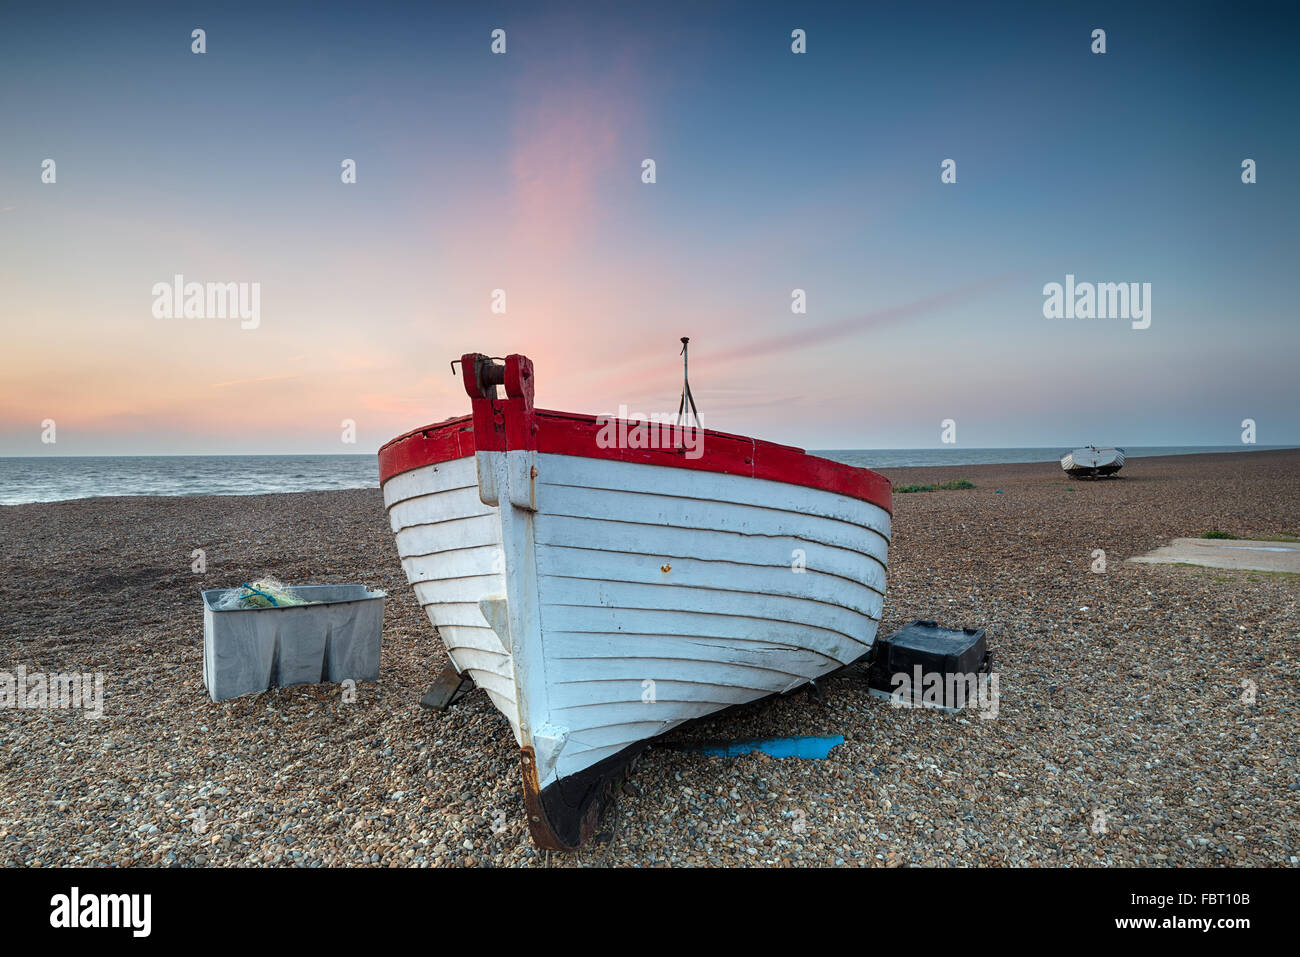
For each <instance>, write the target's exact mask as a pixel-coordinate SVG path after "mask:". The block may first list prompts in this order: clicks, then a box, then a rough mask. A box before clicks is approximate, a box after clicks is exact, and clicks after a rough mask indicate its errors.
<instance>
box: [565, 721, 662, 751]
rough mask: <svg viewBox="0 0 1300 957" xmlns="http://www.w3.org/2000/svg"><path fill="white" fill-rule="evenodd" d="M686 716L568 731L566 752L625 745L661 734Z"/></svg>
mask: <svg viewBox="0 0 1300 957" xmlns="http://www.w3.org/2000/svg"><path fill="white" fill-rule="evenodd" d="M685 720H687V719H686V718H680V717H672V718H668V717H665V718H660V719H655V718H646V719H643V720H641V721H637V722H635V723H629V724H615V725H609V726H607V727H595V728H583V729H582V730H581V731H570V732H569V743H568V745H567V746H566V747H565V751H566V752H570V753H571V752H573V751H577V750H579V749H581V750H582V751H592V750H596V749H601V748H608V747H610V746H611V745H618V746H622V747H626V746H627V745H629V744H632V743H634V742H636V741H642V740H644V739H646V738H650V737H654V736H655V735H657V734H662V733H663V732H664V731H665V730H667V729H668V728H671V727H673V726H675V725H678V724H681V723H682V722H683V721H685Z"/></svg>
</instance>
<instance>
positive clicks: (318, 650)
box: [203, 585, 388, 701]
mask: <svg viewBox="0 0 1300 957" xmlns="http://www.w3.org/2000/svg"><path fill="white" fill-rule="evenodd" d="M288 590H289V592H290V593H292V594H293V595H296V596H297V597H299V598H302V599H304V600H306V601H315V602H320V604H316V605H291V606H288V607H285V608H234V609H229V610H219V609H217V608H215V607H214V606H215V605H216V604H217V603H218V602H220V601H221V599H222V598H224V597H225V596H226V595H228V594H230V593H232V592H241V591H243V589H242V588H212V589H208V590H207V591H205V592H203V685H204V687H206V688H207V689H208V694H209V695H210V696H211V697H212V700H213V701H224V700H225V699H226V698H234V697H237V696H239V695H242V694H251V693H253V692H256V691H265V690H266V689H267V688H271V687H275V686H288V685H301V684H314V683H316V682H320V681H346V680H347V679H349V678H350V679H352V680H353V681H375V680H377V679H378V678H379V644H380V635H381V632H382V631H383V625H384V599H385V598H387V597H388V595H387V593H386V592H382V591H371V590H370V589H368V588H367V587H366V586H365V585H297V586H293V587H291V588H289V589H288Z"/></svg>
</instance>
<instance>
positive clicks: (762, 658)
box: [546, 631, 865, 674]
mask: <svg viewBox="0 0 1300 957" xmlns="http://www.w3.org/2000/svg"><path fill="white" fill-rule="evenodd" d="M863 647H864V648H865V646H863ZM546 657H547V660H548V661H564V660H566V659H571V660H575V661H584V660H588V659H594V658H613V659H617V660H622V661H627V662H628V663H629V665H628V666H629V667H633V664H632V663H633V662H636V661H638V660H640V659H643V658H685V659H687V660H691V661H710V660H714V659H717V660H725V661H739V662H743V663H745V664H752V665H754V666H756V667H759V668H767V669H770V670H780V671H786V670H788V671H791V672H793V673H795V674H807V673H808V669H810V668H818V667H821V666H822V665H824V664H826V663H827V662H830V663H831V664H832V665H834V666H836V667H838V666H839V665H840V664H841V662H840V661H839V660H837V659H835V658H833V657H831V656H830V655H824V654H822V653H821V652H819V651H814V650H812V649H810V648H803V647H792V646H791V645H784V644H773V643H771V642H767V641H736V640H724V639H719V638H704V637H701V636H698V635H674V636H671V637H668V636H664V635H629V634H626V633H619V634H604V635H599V634H591V633H590V632H574V631H550V632H547V634H546Z"/></svg>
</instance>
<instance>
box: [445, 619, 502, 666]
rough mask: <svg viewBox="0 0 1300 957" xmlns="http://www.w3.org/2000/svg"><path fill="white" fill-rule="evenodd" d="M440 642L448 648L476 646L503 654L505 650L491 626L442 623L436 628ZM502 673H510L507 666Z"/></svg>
mask: <svg viewBox="0 0 1300 957" xmlns="http://www.w3.org/2000/svg"><path fill="white" fill-rule="evenodd" d="M438 634H439V635H441V636H442V643H443V644H444V645H446V646H447V647H448V648H478V649H480V650H482V651H491V652H493V653H494V654H498V655H505V654H508V653H509V652H508V651H507V650H506V647H505V645H504V644H502V642H501V639H500V638H498V637H497V633H496V632H495V631H493V630H492V629H491V628H471V627H468V626H466V625H442V626H440V627H439V628H438ZM502 673H503V674H510V668H509V667H507V668H506V670H505V671H504V672H502Z"/></svg>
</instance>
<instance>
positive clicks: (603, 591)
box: [417, 575, 880, 641]
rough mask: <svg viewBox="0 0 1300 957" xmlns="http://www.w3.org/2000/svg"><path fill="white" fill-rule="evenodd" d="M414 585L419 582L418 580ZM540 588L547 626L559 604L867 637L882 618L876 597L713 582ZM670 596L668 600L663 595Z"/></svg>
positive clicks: (554, 624) (550, 579)
mask: <svg viewBox="0 0 1300 957" xmlns="http://www.w3.org/2000/svg"><path fill="white" fill-rule="evenodd" d="M417 587H418V586H417ZM538 591H539V593H540V594H541V598H542V603H543V609H542V624H543V626H544V627H546V628H560V629H566V630H567V629H568V628H569V627H570V626H569V625H567V624H566V623H565V621H564V618H563V617H562V616H563V614H564V612H563V611H560V610H559V609H558V606H561V605H586V606H593V607H594V606H601V605H612V606H615V607H619V608H646V609H652V608H653V609H660V610H665V611H672V610H680V611H698V612H705V613H712V614H722V615H748V616H752V617H755V618H771V619H775V620H777V621H788V622H791V623H793V624H801V623H808V624H813V625H819V626H821V627H824V628H829V629H831V630H832V631H838V632H839V633H840V634H842V635H845V636H847V637H849V638H857V639H858V640H860V641H861V640H866V641H870V640H871V636H872V635H874V634H875V626H876V622H877V621H878V620H879V619H880V601H879V600H877V601H876V602H875V603H874V606H873V607H871V608H870V609H869V610H868V611H867V612H859V611H854V610H852V609H849V608H844V607H841V606H839V605H833V604H828V603H826V602H821V601H815V600H812V599H807V598H787V597H785V596H784V595H765V594H759V593H755V592H740V591H724V590H721V589H717V588H674V589H673V590H672V593H671V596H669V595H666V594H665V589H664V588H663V586H662V585H645V584H640V583H636V582H609V581H591V580H587V579H578V578H558V577H556V576H553V575H542V576H539V578H538ZM669 597H671V602H667V601H665V599H666V598H669Z"/></svg>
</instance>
